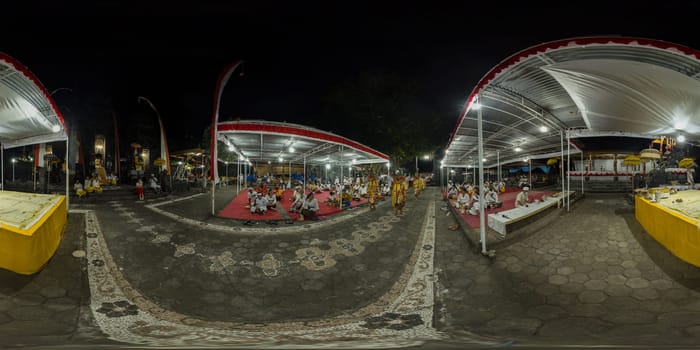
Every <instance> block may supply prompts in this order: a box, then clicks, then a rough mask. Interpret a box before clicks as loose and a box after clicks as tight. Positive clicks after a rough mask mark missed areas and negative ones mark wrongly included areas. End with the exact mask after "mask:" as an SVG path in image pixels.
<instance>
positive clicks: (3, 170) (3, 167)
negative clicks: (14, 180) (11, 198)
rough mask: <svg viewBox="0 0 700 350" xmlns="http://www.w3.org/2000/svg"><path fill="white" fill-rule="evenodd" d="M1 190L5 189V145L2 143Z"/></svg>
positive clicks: (0, 152) (0, 159)
mask: <svg viewBox="0 0 700 350" xmlns="http://www.w3.org/2000/svg"><path fill="white" fill-rule="evenodd" d="M0 191H3V192H4V191H5V145H4V144H2V143H0Z"/></svg>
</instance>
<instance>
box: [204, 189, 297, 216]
mask: <svg viewBox="0 0 700 350" xmlns="http://www.w3.org/2000/svg"><path fill="white" fill-rule="evenodd" d="M246 205H248V190H244V191H241V193H239V194H238V196H236V198H234V199H233V200H232V201H231V203H229V204H228V205H227V206H226V207H225V208H224V209H222V210H221V211H220V212H219V213H218V214H217V215H216V216H218V217H222V218H227V219H238V220H282V219H284V218H283V217H282V215H281V214H280V213H279V212H278V211H276V210H267V211H266V212H265V214H262V215H261V214H253V213H251V212H250V208H246Z"/></svg>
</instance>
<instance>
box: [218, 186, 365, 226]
mask: <svg viewBox="0 0 700 350" xmlns="http://www.w3.org/2000/svg"><path fill="white" fill-rule="evenodd" d="M293 196H294V190H291V189H288V190H285V191H284V193H283V194H282V200H280V201H279V202H278V203H279V204H280V205H282V208H284V210H285V211H286V212H287V213H288V214H289V217H290V218H291V219H293V220H295V219H296V218H297V217H298V216H299V214H298V213H292V212H290V211H289V210H290V207H291V206H292V201H291V198H292V197H293ZM314 197H315V198H316V199H317V200H318V207H319V211H318V217H319V219H323V218H324V217H326V216H331V215H335V214H338V213H341V212H342V210H340V209H338V208H336V207H333V206H331V205H329V204H327V203H325V202H326V200H328V197H330V192H329V191H322V192H320V193H314ZM365 203H367V198H362V199H361V200H359V201H352V202H350V208H352V207H357V206H359V205H362V204H365ZM246 205H248V190H247V189H246V190H243V191H241V193H239V194H238V195H237V196H236V198H234V199H233V200H232V201H231V202H230V203H229V204H228V205H226V207H225V208H224V209H222V210H221V211H219V213H218V214H217V216H218V217H222V218H227V219H237V220H263V221H266V220H283V219H284V217H283V216H282V214H281V213H280V212H278V211H274V210H268V211H267V212H265V214H263V215H260V214H252V213H251V212H250V208H246V207H245V206H246Z"/></svg>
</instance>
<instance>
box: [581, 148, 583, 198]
mask: <svg viewBox="0 0 700 350" xmlns="http://www.w3.org/2000/svg"><path fill="white" fill-rule="evenodd" d="M581 170H583V150H581ZM581 175H583V173H581ZM581 194H583V176H581Z"/></svg>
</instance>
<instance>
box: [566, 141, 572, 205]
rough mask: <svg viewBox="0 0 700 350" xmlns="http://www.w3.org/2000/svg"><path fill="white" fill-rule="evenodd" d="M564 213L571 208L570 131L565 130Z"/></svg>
mask: <svg viewBox="0 0 700 350" xmlns="http://www.w3.org/2000/svg"><path fill="white" fill-rule="evenodd" d="M566 191H567V194H566V211H567V212H568V211H569V207H570V206H571V194H570V193H568V192H571V130H569V129H567V130H566Z"/></svg>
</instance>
